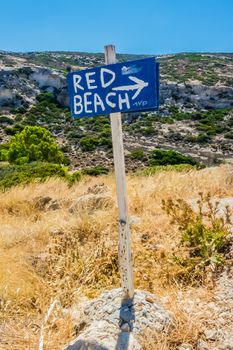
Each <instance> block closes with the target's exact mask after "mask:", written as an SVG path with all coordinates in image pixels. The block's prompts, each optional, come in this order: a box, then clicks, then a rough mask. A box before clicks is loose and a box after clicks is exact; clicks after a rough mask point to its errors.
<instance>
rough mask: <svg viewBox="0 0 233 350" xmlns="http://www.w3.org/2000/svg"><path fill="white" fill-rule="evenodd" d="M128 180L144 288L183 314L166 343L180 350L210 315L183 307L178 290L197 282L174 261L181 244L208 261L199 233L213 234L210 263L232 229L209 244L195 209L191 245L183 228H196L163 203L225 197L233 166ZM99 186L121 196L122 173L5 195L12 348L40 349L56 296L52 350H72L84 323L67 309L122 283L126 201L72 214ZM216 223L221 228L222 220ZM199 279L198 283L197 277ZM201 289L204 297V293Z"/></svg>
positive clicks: (4, 289) (0, 308) (4, 311)
mask: <svg viewBox="0 0 233 350" xmlns="http://www.w3.org/2000/svg"><path fill="white" fill-rule="evenodd" d="M24 166H25V165H24ZM27 166H32V164H31V165H27ZM49 166H51V164H49ZM58 166H59V165H57V167H58ZM182 166H183V165H182ZM75 176H76V175H75ZM78 178H79V175H78ZM213 179H214V180H213ZM127 183H128V192H129V199H130V200H129V211H130V216H137V217H138V218H139V219H140V220H139V222H138V223H133V224H132V225H131V232H132V242H133V253H134V270H135V285H136V288H138V289H143V290H148V291H150V292H152V293H156V295H159V296H164V297H166V300H167V303H168V304H167V306H168V309H169V310H171V311H172V313H173V314H174V315H175V316H176V317H177V318H176V324H175V325H174V327H175V328H173V330H172V332H169V334H168V335H167V336H168V338H166V337H165V338H164V339H160V340H159V341H160V343H159V342H158V344H163V343H162V342H167V348H166V347H165V348H164V349H172V347H171V346H173V347H174V349H175V348H176V347H177V346H178V345H180V344H181V343H182V342H185V341H187V342H190V343H191V344H195V342H196V340H197V336H198V334H199V331H200V329H201V325H202V323H200V322H205V315H204V319H203V316H202V321H200V322H199V320H197V322H196V323H195V320H193V319H192V320H191V318H189V317H190V314H188V313H185V312H184V311H182V310H180V309H179V307H178V297H177V295H178V294H179V293H180V292H181V291H182V292H183V293H185V291H186V290H187V288H188V287H189V285H188V284H187V280H186V281H184V279H182V278H181V276H182V275H184V274H185V273H186V274H187V268H186V267H185V266H184V265H181V264H177V262H176V261H174V252H176V254H177V250H178V251H181V250H183V249H186V250H187V251H188V252H189V254H188V255H187V258H188V259H189V260H190V259H192V258H193V257H192V256H191V254H194V252H195V256H196V257H197V258H198V259H199V260H198V262H200V259H201V260H203V259H204V260H205V259H206V258H205V257H204V256H205V253H204V252H205V251H206V250H205V248H204V250H202V248H201V247H202V245H201V247H199V243H198V242H199V241H193V237H194V238H195V239H196V234H197V236H198V237H202V236H201V235H202V233H203V234H204V236H205V240H204V241H203V242H201V244H203V247H206V246H207V245H208V246H209V247H210V246H211V247H212V248H213V249H212V248H211V249H212V250H211V249H210V250H208V252H213V253H214V254H212V253H210V254H209V253H208V255H207V259H209V258H212V257H213V256H215V255H216V252H217V254H223V251H222V248H223V247H224V245H222V242H223V241H224V242H225V229H224V234H223V235H220V236H219V237H220V238H218V239H217V240H216V244H215V243H214V245H213V244H212V243H211V244H210V245H209V243H210V241H209V238H208V237H209V233H208V234H207V235H206V232H207V231H205V230H204V231H203V230H196V226H195V225H196V221H195V220H196V219H195V218H196V216H195V215H196V214H195V213H194V212H189V211H188V212H187V215H186V214H185V215H186V216H185V218H186V219H185V220H184V222H185V223H186V222H187V223H188V222H189V223H191V227H192V231H188V242H186V243H185V241H184V240H182V233H183V232H184V231H186V230H187V229H186V224H185V226H183V229H184V231H183V230H182V231H180V230H179V228H178V225H177V224H174V223H169V220H168V216H167V214H166V212H165V211H164V210H163V209H162V208H161V201H162V200H165V202H166V203H167V201H168V200H169V198H172V200H173V203H174V204H175V203H177V200H178V203H179V200H180V199H181V200H182V205H183V203H188V201H189V200H190V199H192V198H196V195H197V193H198V192H199V191H202V192H203V198H207V194H208V193H210V195H208V198H210V196H211V198H213V197H214V198H217V199H218V201H220V200H221V198H224V197H225V196H233V192H232V168H231V167H230V166H220V167H218V168H210V169H204V170H199V171H197V170H195V169H191V168H190V169H189V171H188V172H181V173H180V172H177V171H176V170H174V169H170V170H168V169H167V170H166V171H162V170H160V171H158V172H156V173H155V174H154V175H151V176H150V177H145V176H144V175H139V176H131V175H129V176H128V179H127ZM98 188H100V189H101V191H99V192H98V193H99V194H101V193H103V195H104V194H105V193H106V191H110V193H114V197H113V198H114V199H115V179H114V177H113V176H112V175H107V176H104V177H101V176H100V177H92V178H89V179H88V181H86V179H85V177H84V178H83V180H82V179H81V180H80V181H79V182H78V183H77V184H74V185H73V186H72V188H70V185H69V183H67V181H66V180H65V178H64V180H63V179H62V178H56V179H55V178H53V179H48V180H47V181H45V182H43V183H37V182H33V183H29V184H27V185H26V186H18V187H15V188H14V189H9V190H8V191H7V192H4V193H3V192H0V221H1V242H0V257H1V258H0V276H1V279H0V295H1V304H0V320H1V322H0V323H1V328H0V334H1V340H0V344H1V345H2V344H3V346H5V344H7V346H8V349H11V350H12V349H17V350H18V349H21V348H22V349H25V348H27V347H31V348H35V349H36V348H38V329H40V327H41V325H42V324H43V322H44V317H45V315H46V314H47V311H48V309H49V307H50V305H51V303H52V302H53V301H55V300H56V301H57V304H56V307H55V309H54V311H53V315H52V316H51V319H50V321H49V322H48V324H47V326H46V328H45V346H46V348H47V349H48V350H54V349H56V348H63V347H64V345H65V344H66V343H67V342H68V341H69V340H70V339H71V338H73V337H74V336H75V334H74V333H75V325H74V322H73V321H72V319H71V318H70V317H69V316H68V314H67V313H66V314H65V313H64V308H69V307H70V306H72V305H75V304H77V303H78V302H79V301H80V300H81V298H83V296H88V297H93V296H96V295H98V294H99V293H100V292H102V291H104V290H106V289H111V288H113V287H116V286H119V273H118V260H117V241H118V226H117V209H116V206H115V205H114V204H111V205H106V204H104V205H103V206H102V207H101V206H99V207H98V209H97V208H96V207H95V206H94V207H93V206H92V207H90V206H91V203H90V204H88V209H89V210H91V215H90V214H87V212H86V210H85V207H83V208H82V209H79V210H77V211H75V212H72V211H70V207H71V205H72V204H73V203H75V202H76V201H77V199H79V198H83V197H85V195H86V194H89V193H96V192H95V191H96V189H98ZM86 198H87V199H88V198H89V197H88V196H86ZM48 201H49V203H48V204H46V203H47V202H48ZM113 202H114V201H113ZM50 203H52V205H51V206H50ZM111 203H112V202H111ZM182 205H181V204H180V206H179V207H178V208H180V209H179V210H180V214H181V215H178V216H177V215H176V217H178V218H179V219H178V221H179V222H178V224H179V223H180V220H181V221H182V222H183V219H182V218H184V211H183V209H182V208H183V207H182ZM213 209H214V208H213ZM185 213H186V212H185ZM188 213H190V216H189V217H188ZM192 215H193V216H192ZM197 215H198V210H197ZM207 219H208V220H209V219H210V220H211V218H208V217H207ZM190 220H191V221H190ZM214 220H215V219H214ZM215 223H216V225H217V221H215ZM203 225H205V227H207V229H209V227H210V229H211V237H213V238H216V235H215V234H216V232H217V231H214V230H212V228H213V226H211V225H210V226H206V223H205V219H204V217H203ZM188 227H189V226H188ZM9 229H10V231H9ZM208 232H210V231H208ZM186 233H187V231H186ZM200 234H201V235H200ZM222 240H223V241H222ZM193 242H194V243H193ZM187 243H188V244H187ZM224 244H225V243H224ZM221 259H224V257H223V256H222V257H221ZM208 261H209V260H208ZM208 263H209V262H208ZM189 281H190V280H189ZM189 283H191V285H192V284H193V283H192V281H190V282H189ZM200 290H201V291H202V293H203V295H204V296H205V297H207V295H208V291H207V290H206V289H205V287H204V286H202V283H199V288H198V291H199V292H200ZM191 291H192V292H193V294H194V295H195V297H196V294H195V293H197V289H195V288H194V289H191ZM189 297H190V294H189ZM169 305H171V308H170V306H169ZM172 305H173V308H172ZM175 308H176V309H175ZM62 310H63V312H62ZM53 316H54V317H53ZM178 316H179V317H178ZM35 324H36V325H37V326H35ZM6 330H8V331H6ZM25 334H27V335H28V336H27V337H25ZM149 339H152V340H153V339H155V338H153V337H152V334H151V335H150V338H148V339H147V345H148V346H149V344H150V342H149ZM156 339H157V338H156ZM161 346H162V345H161ZM163 346H164V345H163ZM168 346H170V348H169V347H168ZM175 346H176V347H175ZM6 349H7V348H6ZM148 349H150V348H148ZM152 349H154V348H153V347H152ZM159 349H163V347H160V348H159Z"/></svg>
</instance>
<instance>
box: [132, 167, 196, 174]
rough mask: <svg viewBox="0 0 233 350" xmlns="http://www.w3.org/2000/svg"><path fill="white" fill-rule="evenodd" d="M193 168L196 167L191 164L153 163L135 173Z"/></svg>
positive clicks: (179, 170)
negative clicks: (153, 164)
mask: <svg viewBox="0 0 233 350" xmlns="http://www.w3.org/2000/svg"><path fill="white" fill-rule="evenodd" d="M194 169H196V166H193V165H191V164H176V165H155V166H147V167H145V168H144V169H142V170H139V171H137V173H136V175H143V176H151V175H154V174H156V173H158V172H160V171H177V172H188V171H191V170H194Z"/></svg>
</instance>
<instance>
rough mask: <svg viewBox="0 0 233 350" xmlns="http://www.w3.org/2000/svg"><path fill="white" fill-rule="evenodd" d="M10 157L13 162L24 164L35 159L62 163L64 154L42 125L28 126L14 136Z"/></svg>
mask: <svg viewBox="0 0 233 350" xmlns="http://www.w3.org/2000/svg"><path fill="white" fill-rule="evenodd" d="M8 158H9V161H10V162H11V163H15V164H24V163H30V162H34V161H45V162H50V163H58V164H59V163H62V161H63V154H62V152H61V151H60V150H59V148H58V146H57V144H56V142H55V141H54V139H53V137H52V135H51V133H50V132H49V131H48V130H47V129H45V128H42V127H40V126H26V127H25V129H24V130H23V131H22V132H20V133H17V134H16V135H15V136H14V137H12V139H11V142H10V148H9V152H8Z"/></svg>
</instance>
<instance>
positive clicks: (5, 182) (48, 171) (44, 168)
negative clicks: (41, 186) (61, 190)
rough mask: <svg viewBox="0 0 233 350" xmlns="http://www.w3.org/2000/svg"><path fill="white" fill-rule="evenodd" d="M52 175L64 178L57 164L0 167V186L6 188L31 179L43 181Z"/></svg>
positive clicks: (62, 170)
mask: <svg viewBox="0 0 233 350" xmlns="http://www.w3.org/2000/svg"><path fill="white" fill-rule="evenodd" d="M53 176H56V177H63V178H65V177H66V172H65V170H64V169H63V168H62V167H61V166H60V165H58V164H52V163H41V162H33V163H30V164H24V165H10V166H7V167H0V188H2V189H6V188H10V187H12V186H16V185H20V184H26V183H29V182H32V181H44V180H45V179H47V178H49V177H53Z"/></svg>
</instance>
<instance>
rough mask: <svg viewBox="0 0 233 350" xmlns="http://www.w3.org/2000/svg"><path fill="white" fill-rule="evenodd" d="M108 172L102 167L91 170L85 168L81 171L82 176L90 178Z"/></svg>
mask: <svg viewBox="0 0 233 350" xmlns="http://www.w3.org/2000/svg"><path fill="white" fill-rule="evenodd" d="M108 172H109V170H108V169H107V168H105V167H103V166H96V167H93V168H86V169H83V170H82V174H84V175H90V176H98V175H106V174H108Z"/></svg>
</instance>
